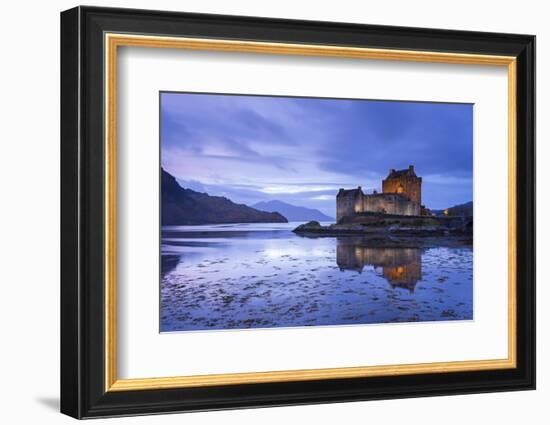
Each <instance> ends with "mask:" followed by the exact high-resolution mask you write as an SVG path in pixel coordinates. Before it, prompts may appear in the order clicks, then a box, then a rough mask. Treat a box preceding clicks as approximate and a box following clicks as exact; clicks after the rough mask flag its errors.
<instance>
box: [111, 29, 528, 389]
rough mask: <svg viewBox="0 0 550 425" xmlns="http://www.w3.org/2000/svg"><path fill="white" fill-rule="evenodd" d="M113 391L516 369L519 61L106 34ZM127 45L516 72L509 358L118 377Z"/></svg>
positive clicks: (511, 105) (511, 124) (511, 112)
mask: <svg viewBox="0 0 550 425" xmlns="http://www.w3.org/2000/svg"><path fill="white" fill-rule="evenodd" d="M104 43H105V81H106V83H105V88H104V90H105V134H104V137H105V140H104V143H105V188H104V190H105V235H104V236H105V276H104V277H105V376H104V378H105V391H135V390H150V389H161V388H162V389H166V388H181V387H200V386H213V385H235V384H253V383H268V382H285V381H286V382H288V381H308V380H320V379H337V378H358V377H374V376H389V375H410V374H416V373H447V372H460V371H481V370H495V369H510V368H515V367H516V327H517V323H516V285H517V281H516V259H517V256H516V254H517V240H516V237H517V235H516V231H517V229H516V202H517V201H516V143H517V142H516V136H517V135H516V84H517V77H516V58H515V57H513V56H493V55H477V54H462V53H444V52H424V51H410V50H393V49H370V48H357V47H339V46H327V45H308V44H286V43H267V42H256V41H235V40H213V39H199V38H179V37H160V36H146V35H128V34H115V33H106V34H105V39H104ZM119 46H133V47H149V48H170V49H190V50H209V51H229V52H248V53H263V54H281V55H303V56H325V57H341V58H355V59H376V60H398V61H408V62H434V63H451V64H470V65H494V66H504V67H507V72H508V357H507V358H505V359H495V360H469V361H453V362H435V363H417V364H398V365H381V366H361V367H342V368H326V369H303V370H285V371H269V372H247V373H229V374H215V375H192V376H175V377H162V378H160V377H152V378H137V379H135V378H132V379H118V378H117V371H116V364H117V350H116V347H117V338H116V336H117V324H116V276H117V273H116V264H117V256H116V248H117V242H116V211H117V204H116V199H117V197H116V187H117V182H116V163H117V157H116V136H117V132H116V123H117V118H116V117H117V111H116V105H117V102H116V100H117V48H118V47H119Z"/></svg>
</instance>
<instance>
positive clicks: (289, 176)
mask: <svg viewBox="0 0 550 425" xmlns="http://www.w3.org/2000/svg"><path fill="white" fill-rule="evenodd" d="M61 56H62V58H61V72H62V74H61V104H62V108H61V112H62V123H61V163H62V170H61V191H62V205H61V207H62V208H61V210H62V218H61V219H62V232H61V242H62V243H61V245H62V253H61V254H62V277H61V280H62V281H61V306H62V307H61V354H62V358H61V411H62V412H63V413H65V414H68V415H71V416H73V417H76V418H91V417H103V416H120V415H135V414H147V413H162V412H176V411H181V412H185V411H197V410H213V409H229V408H240V407H253V406H254V407H256V406H274V405H292V404H306V403H323V402H337V401H352V400H369V399H382V398H398V397H413V396H428V395H444V394H463V393H475V392H488V391H509V390H522V389H533V388H534V387H535V229H534V226H535V221H534V211H535V209H534V205H535V182H534V177H535V172H534V165H535V161H534V155H535V153H534V143H535V135H534V128H535V124H534V123H535V111H534V93H535V86H534V84H535V80H534V77H535V76H534V69H535V65H534V60H535V59H534V58H535V38H534V36H529V35H517V34H495V33H477V32H464V31H449V30H433V29H418V28H401V27H388V26H369V25H355V24H343V23H328V22H312V21H294V20H280V19H265V18H251V17H237V16H220V15H202V14H187V13H175V12H160V11H143V10H129V9H109V8H94V7H77V8H74V9H71V10H68V11H66V12H63V13H62V14H61Z"/></svg>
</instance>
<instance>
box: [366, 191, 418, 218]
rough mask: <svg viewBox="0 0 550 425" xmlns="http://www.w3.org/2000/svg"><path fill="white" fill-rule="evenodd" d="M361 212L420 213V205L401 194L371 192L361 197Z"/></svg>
mask: <svg viewBox="0 0 550 425" xmlns="http://www.w3.org/2000/svg"><path fill="white" fill-rule="evenodd" d="M363 212H375V213H384V214H397V215H420V205H419V204H417V203H416V202H411V201H409V200H408V199H406V198H405V197H403V196H401V195H395V194H373V195H365V196H364V197H363Z"/></svg>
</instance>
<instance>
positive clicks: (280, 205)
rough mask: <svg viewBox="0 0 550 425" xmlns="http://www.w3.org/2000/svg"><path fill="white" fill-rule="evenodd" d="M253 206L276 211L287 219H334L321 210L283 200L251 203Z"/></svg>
mask: <svg viewBox="0 0 550 425" xmlns="http://www.w3.org/2000/svg"><path fill="white" fill-rule="evenodd" d="M252 207H253V208H256V209H258V210H262V211H268V212H271V211H276V212H278V213H280V214H282V215H284V216H285V217H286V218H287V220H289V221H311V220H316V221H334V218H332V217H329V216H328V215H325V214H323V213H322V212H321V211H319V210H316V209H313V208H305V207H298V206H296V205H291V204H287V203H286V202H283V201H267V202H258V203H257V204H254V205H252Z"/></svg>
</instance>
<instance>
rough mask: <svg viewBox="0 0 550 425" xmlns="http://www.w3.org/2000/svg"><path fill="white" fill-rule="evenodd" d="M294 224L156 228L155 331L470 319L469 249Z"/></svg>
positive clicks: (470, 263) (470, 260) (470, 264)
mask: <svg viewBox="0 0 550 425" xmlns="http://www.w3.org/2000/svg"><path fill="white" fill-rule="evenodd" d="M298 224H299V223H288V224H286V223H285V224H279V223H277V224H230V225H209V226H166V227H163V229H162V248H161V249H162V257H161V258H162V273H161V274H162V277H161V288H160V290H161V297H160V303H161V306H160V315H161V331H162V332H166V331H186V330H205V329H243V328H261V327H264V328H265V327H275V326H284V327H289V326H313V325H341V324H365V323H389V322H419V321H434V320H436V321H439V320H469V319H472V294H473V291H472V247H471V246H465V247H458V248H454V247H453V248H449V247H435V248H428V249H418V248H379V247H378V248H376V247H372V246H369V244H368V242H367V241H366V240H365V239H364V238H361V237H351V236H350V237H338V238H336V237H323V238H307V237H301V236H297V235H295V234H294V233H292V232H291V230H292V229H293V228H295V227H296V226H297V225H298Z"/></svg>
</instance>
